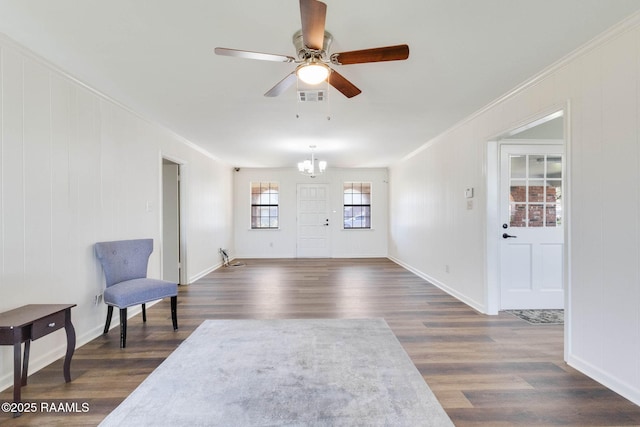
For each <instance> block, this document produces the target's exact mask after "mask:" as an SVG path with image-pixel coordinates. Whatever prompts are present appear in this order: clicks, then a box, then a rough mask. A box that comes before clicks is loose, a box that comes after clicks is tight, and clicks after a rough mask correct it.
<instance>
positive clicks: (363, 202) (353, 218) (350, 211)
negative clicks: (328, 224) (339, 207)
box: [343, 182, 371, 229]
mask: <svg viewBox="0 0 640 427" xmlns="http://www.w3.org/2000/svg"><path fill="white" fill-rule="evenodd" d="M343 193H344V196H343V197H344V209H343V222H344V228H345V229H354V228H371V183H370V182H345V183H344V191H343Z"/></svg>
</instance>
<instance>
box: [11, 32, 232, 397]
mask: <svg viewBox="0 0 640 427" xmlns="http://www.w3.org/2000/svg"><path fill="white" fill-rule="evenodd" d="M0 78H1V85H0V100H1V103H0V118H1V122H0V124H1V129H0V131H1V132H0V168H1V169H0V311H6V310H9V309H13V308H16V307H18V306H21V305H25V304H31V303H75V304H77V307H75V308H73V309H72V319H73V323H74V325H75V329H76V334H77V338H78V344H79V345H81V344H83V343H85V342H87V341H89V340H91V339H92V338H94V337H96V336H97V335H99V334H100V333H101V330H102V328H103V324H104V323H103V322H104V319H105V313H106V306H105V305H104V304H100V305H98V306H94V304H93V299H94V296H95V295H96V294H100V293H101V292H102V289H103V287H104V278H103V275H102V270H101V267H100V265H99V264H98V262H97V260H96V259H95V255H94V251H93V244H94V243H95V242H96V241H101V240H117V239H127V238H138V237H152V238H153V239H154V241H155V242H154V243H155V248H154V249H155V250H154V253H153V254H152V256H151V259H150V264H149V275H150V276H151V277H160V274H161V259H162V258H161V249H162V243H161V239H162V232H161V230H162V226H161V209H160V207H161V206H162V199H161V195H162V193H161V172H162V171H161V163H162V156H163V155H165V156H169V157H171V158H173V159H179V161H180V162H182V163H184V165H185V166H184V170H185V175H186V177H185V179H186V185H185V188H186V191H185V192H184V194H183V202H184V203H183V207H184V210H183V214H184V215H185V219H184V221H183V225H184V233H185V238H186V242H187V251H186V268H187V277H188V278H189V280H190V281H192V280H193V279H195V278H197V277H199V275H201V274H203V273H206V272H208V271H210V270H211V269H213V268H214V267H215V266H216V265H219V263H220V260H219V257H218V256H217V253H216V250H217V248H218V247H219V246H229V245H231V244H232V231H231V223H232V215H231V209H232V203H231V188H232V184H231V182H232V176H231V173H232V168H231V167H230V166H229V165H226V164H223V163H221V162H219V161H217V160H215V159H213V158H212V157H210V156H207V155H205V154H204V153H202V152H201V151H198V150H197V149H195V148H194V146H193V145H192V144H190V143H189V142H187V141H185V140H183V139H181V138H179V137H177V136H175V135H174V134H172V133H170V132H168V131H167V130H165V129H162V128H160V127H158V126H156V125H153V124H151V123H149V122H148V121H145V120H143V119H142V118H140V117H138V116H136V115H135V114H133V113H131V112H130V111H128V110H126V109H125V108H123V107H121V106H118V105H117V104H115V103H113V102H111V101H110V100H108V99H106V98H105V97H103V96H101V95H99V94H97V93H96V92H94V91H92V90H90V89H88V88H86V87H84V86H83V85H81V84H79V83H77V82H75V81H74V80H72V79H71V78H68V77H67V76H64V75H63V74H61V73H60V72H58V71H56V70H54V69H53V68H51V67H50V66H48V65H47V64H45V63H44V61H41V60H39V59H37V58H35V57H32V56H31V54H29V53H27V52H24V51H22V50H21V49H20V48H19V47H17V46H15V45H14V44H13V43H12V42H10V41H9V40H6V39H4V38H0ZM178 304H179V303H178ZM178 310H179V306H178ZM114 322H116V320H115V319H114ZM116 326H117V323H116ZM167 327H171V325H169V324H167ZM114 339H118V337H117V333H116V334H115V335H114ZM65 345H66V340H65V337H64V333H63V332H56V333H54V334H51V335H50V336H47V337H44V338H42V339H40V340H37V341H35V342H34V343H33V346H32V350H31V363H30V372H34V371H35V370H37V369H38V368H40V367H42V366H44V365H46V364H48V363H50V362H52V361H53V360H55V359H57V358H59V357H61V356H62V355H64V350H65ZM72 375H73V364H72ZM61 378H62V377H61ZM12 381H13V359H12V350H11V348H10V347H7V346H3V347H0V389H2V388H5V387H7V386H9V385H10V384H12Z"/></svg>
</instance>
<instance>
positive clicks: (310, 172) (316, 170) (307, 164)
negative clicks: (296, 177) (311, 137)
mask: <svg viewBox="0 0 640 427" xmlns="http://www.w3.org/2000/svg"><path fill="white" fill-rule="evenodd" d="M309 148H310V149H311V160H309V159H307V160H304V161H302V162H300V163H298V171H299V172H300V173H301V174H303V175H307V176H310V177H311V178H315V177H316V175H319V174H322V173H324V171H325V169H327V162H325V161H324V160H320V161H318V159H316V158H315V155H314V152H313V150H314V149H315V148H316V146H315V145H310V146H309ZM316 163H317V167H316Z"/></svg>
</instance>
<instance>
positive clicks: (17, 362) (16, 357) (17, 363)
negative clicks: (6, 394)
mask: <svg viewBox="0 0 640 427" xmlns="http://www.w3.org/2000/svg"><path fill="white" fill-rule="evenodd" d="M16 333H17V332H16ZM21 350H22V345H21V344H20V340H19V339H17V338H16V341H15V342H14V344H13V402H14V403H20V387H21V386H22V369H21V365H22V351H21ZM20 415H22V414H21V413H20V412H14V413H13V416H14V417H19V416H20Z"/></svg>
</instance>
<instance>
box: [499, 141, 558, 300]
mask: <svg viewBox="0 0 640 427" xmlns="http://www.w3.org/2000/svg"><path fill="white" fill-rule="evenodd" d="M563 150H564V147H563V145H562V144H558V145H555V144H554V145H521V144H517V145H509V144H504V145H501V148H500V159H501V168H500V171H501V173H500V174H501V180H500V223H501V228H500V230H496V233H499V236H500V242H501V243H500V289H501V292H500V297H501V301H500V305H501V308H502V309H543V308H563V307H564V280H563V275H564V274H563V266H564V260H563V256H564V230H563V227H564V224H563V214H562V212H563V200H562V194H563V188H564V186H563V182H564V170H563V169H564V161H563V154H564V153H563Z"/></svg>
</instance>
